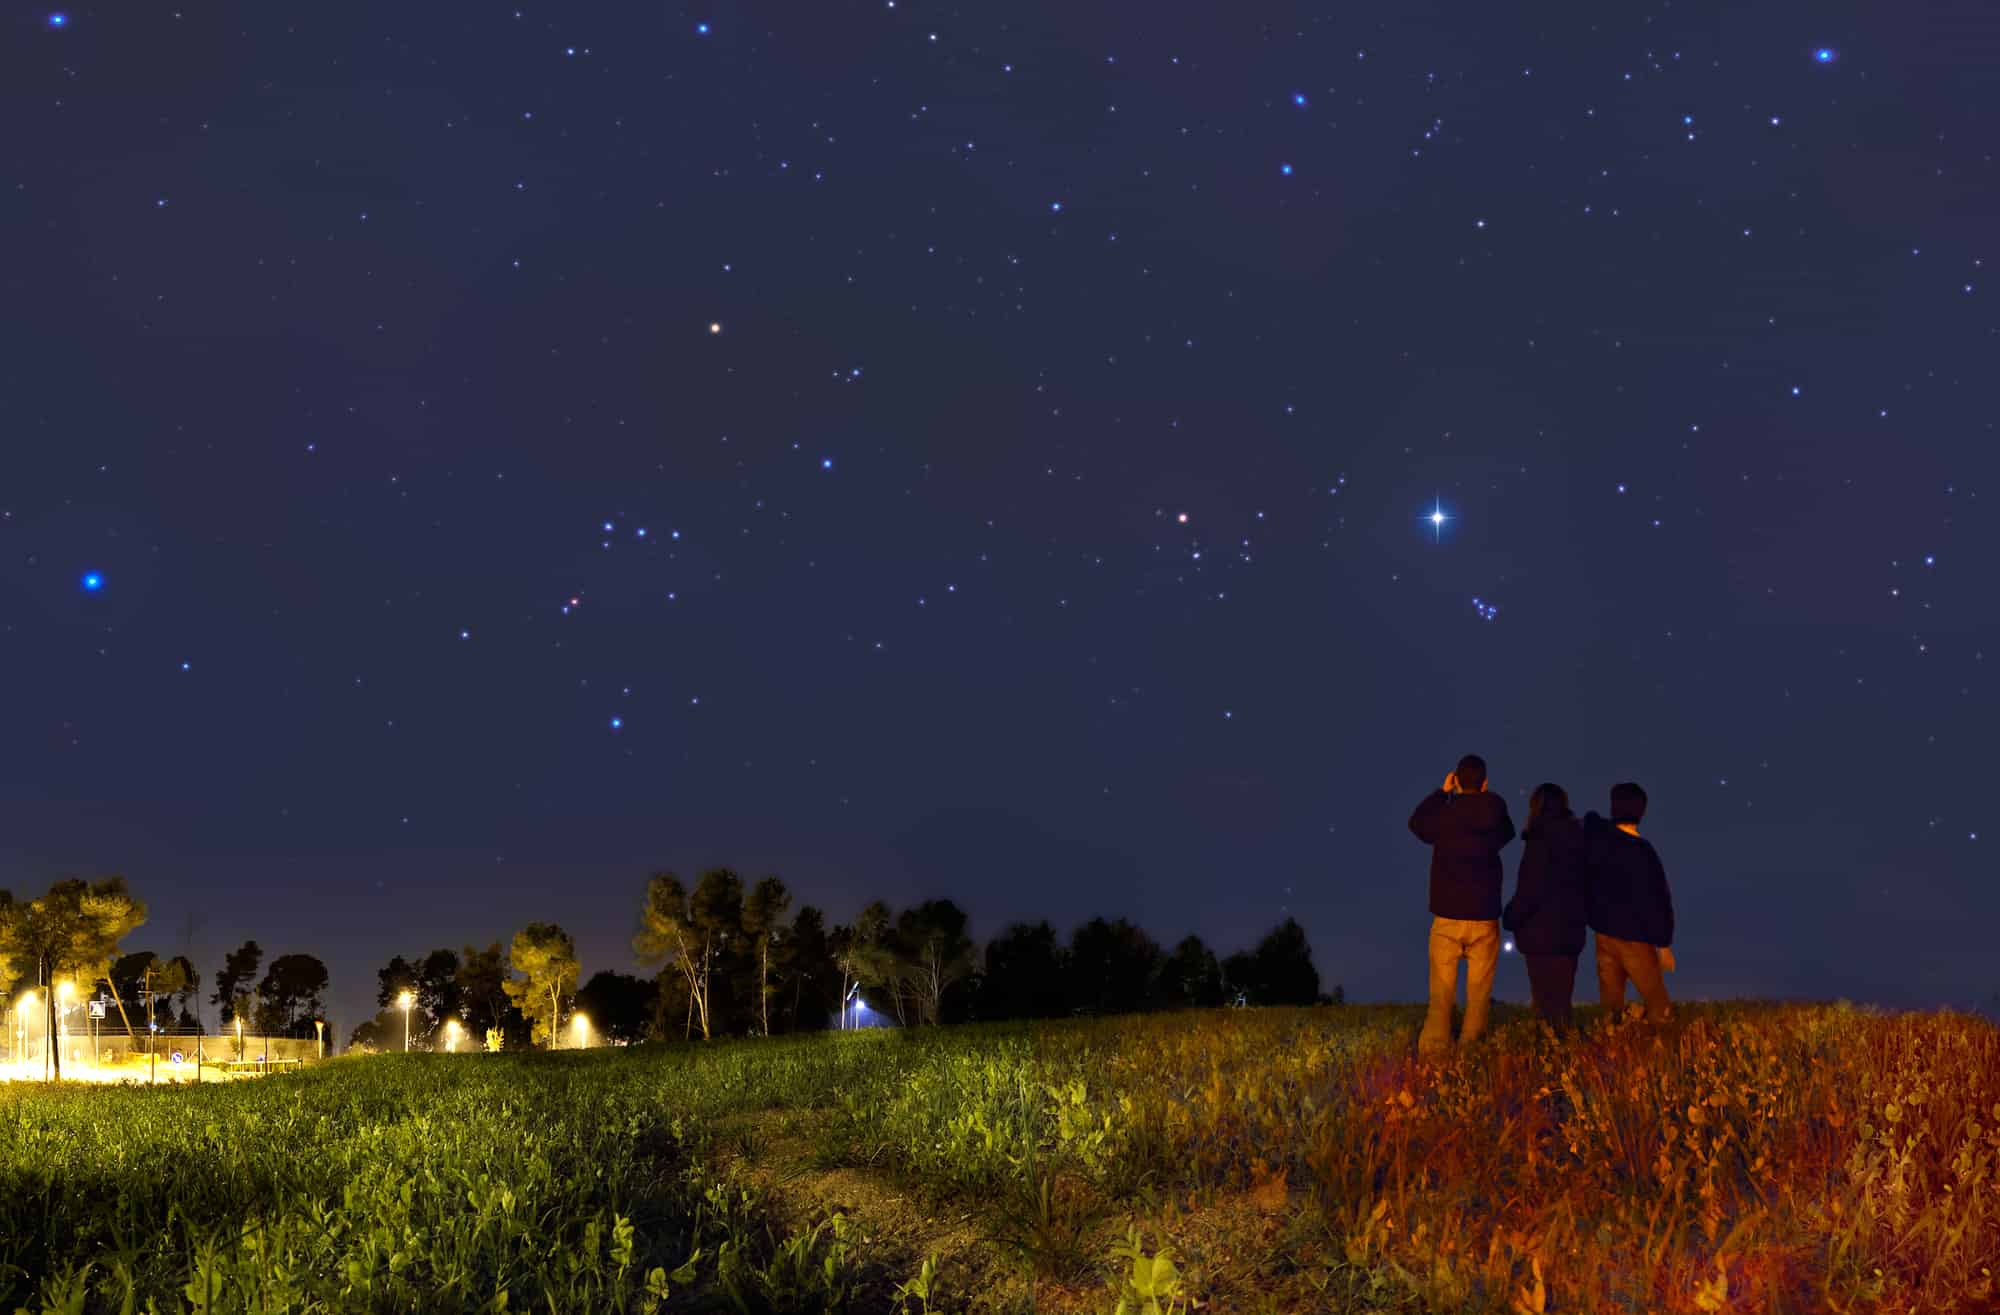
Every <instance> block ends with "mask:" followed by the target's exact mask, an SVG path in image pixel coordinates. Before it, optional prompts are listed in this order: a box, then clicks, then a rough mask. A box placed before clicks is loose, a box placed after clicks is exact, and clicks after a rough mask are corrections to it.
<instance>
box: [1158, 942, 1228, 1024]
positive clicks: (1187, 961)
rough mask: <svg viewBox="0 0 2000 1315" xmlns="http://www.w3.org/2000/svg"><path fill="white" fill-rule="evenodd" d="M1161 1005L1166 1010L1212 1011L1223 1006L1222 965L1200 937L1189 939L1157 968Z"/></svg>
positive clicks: (1177, 947) (1177, 946)
mask: <svg viewBox="0 0 2000 1315" xmlns="http://www.w3.org/2000/svg"><path fill="white" fill-rule="evenodd" d="M1159 998H1160V1003H1161V1004H1162V1005H1164V1006H1165V1007H1167V1008H1168V1009H1212V1008H1214V1007H1215V1006H1216V1005H1219V1004H1221V1003H1222V965H1221V964H1219V963H1217V962H1216V959H1215V951H1214V950H1211V949H1209V948H1208V946H1207V945H1206V944H1204V943H1203V941H1202V939H1201V937H1199V936H1188V937H1185V938H1183V939H1182V941H1181V943H1180V944H1178V945H1176V946H1174V952H1173V953H1172V954H1170V955H1168V956H1167V957H1166V960H1165V962H1163V963H1161V965H1160V980H1159Z"/></svg>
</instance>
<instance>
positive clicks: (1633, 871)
mask: <svg viewBox="0 0 2000 1315" xmlns="http://www.w3.org/2000/svg"><path fill="white" fill-rule="evenodd" d="M1583 846H1584V866H1585V867H1586V868H1587V869H1588V871H1589V881H1590V929H1591V930H1592V931H1594V932H1596V933H1597V934H1598V935H1600V936H1615V937H1617V938H1618V939H1619V940H1623V941H1642V942H1644V943H1645V944H1647V945H1672V944H1673V943H1674V896H1673V892H1672V891H1670V890H1668V889H1667V869H1666V866H1665V865H1664V864H1662V863H1661V862H1660V855H1659V852H1658V851H1657V850H1655V849H1654V848H1653V842H1652V841H1650V840H1646V839H1643V838H1642V837H1639V836H1628V835H1626V834H1625V833H1624V832H1623V831H1620V830H1619V829H1618V828H1617V827H1615V826H1613V825H1612V824H1611V823H1609V822H1607V821H1605V820H1604V819H1603V818H1601V817H1599V816H1598V815H1597V814H1596V813H1589V814H1586V815H1585V817H1584V819H1583Z"/></svg>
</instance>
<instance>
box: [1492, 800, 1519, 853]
mask: <svg viewBox="0 0 2000 1315" xmlns="http://www.w3.org/2000/svg"><path fill="white" fill-rule="evenodd" d="M1495 834H1496V835H1497V836H1498V837H1499V839H1497V840H1496V841H1494V843H1493V848H1494V849H1496V850H1500V849H1505V848H1507V846H1508V845H1510V844H1512V843H1513V842H1514V819H1513V818H1511V817H1509V816H1507V801H1506V800H1505V799H1502V800H1501V801H1500V825H1499V827H1498V828H1496V829H1495Z"/></svg>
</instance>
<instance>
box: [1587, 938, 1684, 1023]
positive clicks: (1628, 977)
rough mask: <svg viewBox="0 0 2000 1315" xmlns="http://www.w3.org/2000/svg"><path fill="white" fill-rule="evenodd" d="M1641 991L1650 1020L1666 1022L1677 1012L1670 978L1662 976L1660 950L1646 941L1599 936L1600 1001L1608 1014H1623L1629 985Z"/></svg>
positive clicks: (1598, 978) (1598, 975)
mask: <svg viewBox="0 0 2000 1315" xmlns="http://www.w3.org/2000/svg"><path fill="white" fill-rule="evenodd" d="M1627 981H1630V982H1631V983H1632V985H1633V986H1634V987H1636V988H1637V989H1638V992H1639V998H1640V999H1641V1000H1644V1001H1645V1002H1646V1017H1647V1018H1649V1019H1651V1020H1652V1021H1654V1022H1656V1023H1662V1022H1665V1021H1666V1019H1667V1016H1668V1015H1669V1014H1671V1013H1672V1012H1673V1004H1672V1002H1670V1001H1669V1000H1668V999H1667V983H1666V979H1665V978H1664V977H1663V976H1662V975H1661V973H1660V950H1659V947H1658V946H1656V945H1648V944H1646V942H1644V941H1621V940H1619V939H1618V938H1617V937H1616V936H1606V935H1604V934H1603V933H1602V932H1599V933H1598V934H1597V999H1598V1003H1600V1004H1602V1005H1603V1006H1604V1011H1605V1012H1606V1013H1608V1014H1616V1013H1621V1012H1623V1010H1624V1008H1625V983H1626V982H1627Z"/></svg>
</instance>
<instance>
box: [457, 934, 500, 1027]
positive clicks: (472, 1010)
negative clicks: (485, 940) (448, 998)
mask: <svg viewBox="0 0 2000 1315" xmlns="http://www.w3.org/2000/svg"><path fill="white" fill-rule="evenodd" d="M458 995H459V1001H460V1004H461V1007H463V1008H464V1010H465V1012H466V1014H467V1015H468V1016H467V1018H466V1020H465V1025H466V1026H467V1027H468V1028H471V1027H477V1028H478V1029H479V1030H478V1035H480V1036H484V1035H485V1034H486V1033H487V1032H489V1031H492V1030H495V1029H499V1030H502V1031H504V1030H505V1029H506V1023H507V1012H508V1010H509V1009H510V1008H511V1006H510V1005H509V1003H508V1000H507V952H506V951H505V950H503V949H502V948H500V942H498V941H495V942H493V944H491V945H489V946H487V947H486V948H485V949H483V950H481V949H476V948H474V947H473V946H470V945H468V946H466V947H465V950H464V952H463V953H462V954H461V955H460V956H459V961H458Z"/></svg>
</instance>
